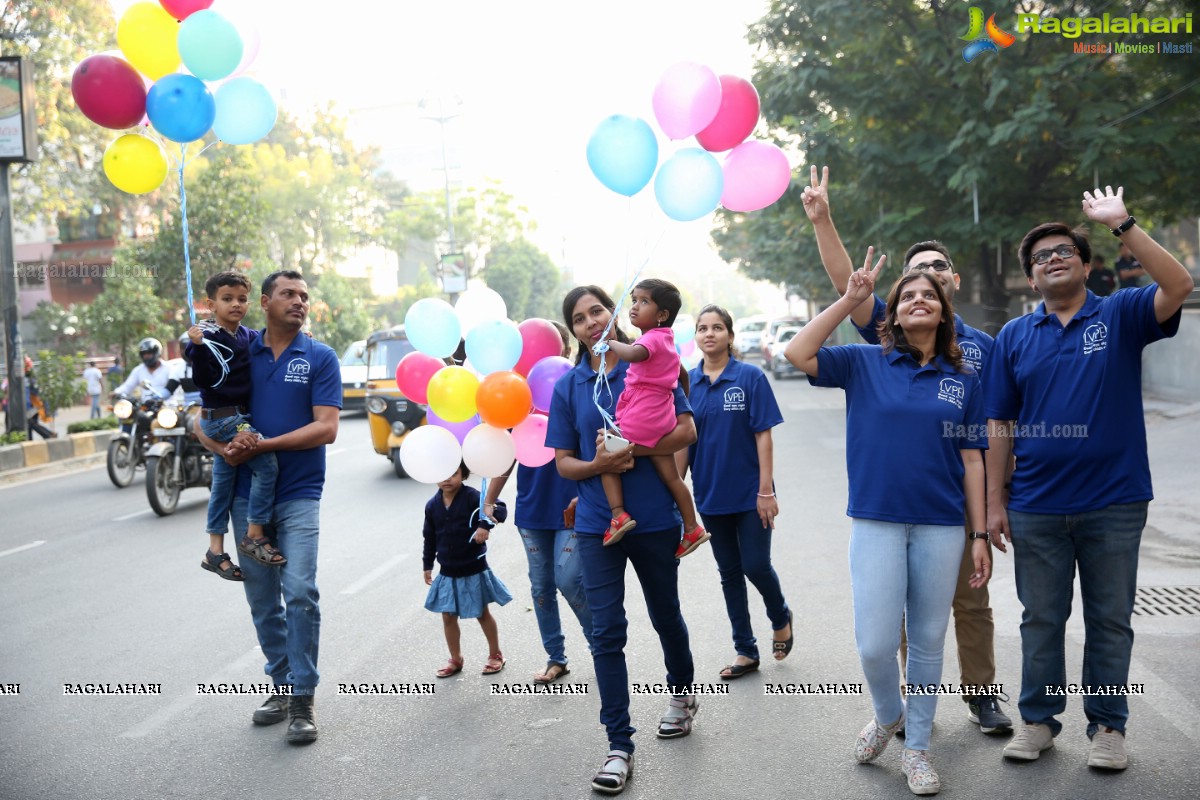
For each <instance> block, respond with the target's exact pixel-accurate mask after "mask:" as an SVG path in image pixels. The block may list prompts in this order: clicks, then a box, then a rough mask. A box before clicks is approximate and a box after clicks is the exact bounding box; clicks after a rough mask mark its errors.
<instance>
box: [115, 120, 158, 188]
mask: <svg viewBox="0 0 1200 800" xmlns="http://www.w3.org/2000/svg"><path fill="white" fill-rule="evenodd" d="M104 174H105V175H107V176H108V179H109V180H110V181H112V185H113V186H115V187H117V188H118V189H120V190H121V191H122V192H128V193H129V194H145V193H146V192H152V191H154V190H155V189H157V188H158V187H159V186H162V182H163V180H164V179H165V178H166V177H167V154H166V153H164V152H163V149H162V145H160V144H159V143H158V142H156V141H154V140H153V139H150V138H149V137H146V136H138V135H137V134H135V133H127V134H125V135H124V136H119V137H117V138H116V139H114V140H113V141H112V143H111V144H109V146H108V147H107V148H105V150H104Z"/></svg>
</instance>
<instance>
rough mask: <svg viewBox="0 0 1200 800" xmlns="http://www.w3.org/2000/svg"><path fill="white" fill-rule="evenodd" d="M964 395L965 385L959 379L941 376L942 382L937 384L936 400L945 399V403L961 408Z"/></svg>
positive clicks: (965, 394)
mask: <svg viewBox="0 0 1200 800" xmlns="http://www.w3.org/2000/svg"><path fill="white" fill-rule="evenodd" d="M966 396H967V390H966V387H964V386H963V384H962V381H960V380H956V379H954V378H942V382H941V383H939V384H938V400H945V401H946V402H947V403H953V404H954V405H955V407H957V408H962V407H963V399H964V398H965V397H966Z"/></svg>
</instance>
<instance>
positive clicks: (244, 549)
mask: <svg viewBox="0 0 1200 800" xmlns="http://www.w3.org/2000/svg"><path fill="white" fill-rule="evenodd" d="M238 552H239V553H241V554H243V555H246V556H249V557H250V558H252V559H254V560H255V561H257V562H258V563H260V564H262V565H264V566H267V567H282V566H283V565H284V564H286V563H287V559H286V558H284V557H283V554H281V553H280V552H279V549H278V548H277V547H275V545H273V544H271V540H270V539H268V538H266V537H265V536H264V537H263V538H261V539H251V538H250V537H249V536H247V537H246V538H245V539H242V540H241V541H240V542H238Z"/></svg>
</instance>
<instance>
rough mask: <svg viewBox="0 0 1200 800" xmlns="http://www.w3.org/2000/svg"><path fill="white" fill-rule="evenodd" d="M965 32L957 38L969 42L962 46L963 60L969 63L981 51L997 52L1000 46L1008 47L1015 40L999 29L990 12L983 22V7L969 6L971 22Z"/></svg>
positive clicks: (994, 17) (1009, 34)
mask: <svg viewBox="0 0 1200 800" xmlns="http://www.w3.org/2000/svg"><path fill="white" fill-rule="evenodd" d="M970 25H971V26H970V28H969V29H968V30H967V32H966V34H965V35H963V36H960V37H958V38H960V39H962V40H963V41H968V42H970V44H969V45H967V46H966V47H964V48H963V53H962V55H963V61H966V62H967V63H968V64H970V63H971V62H972V61H974V60H975V58H976V57H977V56H979V55H981V54H983V53H999V52H1000V48H1002V47H1009V46H1010V45H1011V44H1012V43H1013V42H1015V41H1016V40H1017V37H1015V36H1013V35H1012V34H1011V33H1008V32H1007V31H1002V30H1000V26H998V25H997V24H996V15H995V14H992V15H991V16H990V17H988V19H987V24H986V25H985V24H984V22H983V9H980V8H976V7H975V6H971V23H970Z"/></svg>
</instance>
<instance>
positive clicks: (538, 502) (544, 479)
mask: <svg viewBox="0 0 1200 800" xmlns="http://www.w3.org/2000/svg"><path fill="white" fill-rule="evenodd" d="M577 492H578V489H576V487H575V481H572V480H567V479H566V478H564V477H563V476H562V475H559V474H558V467H557V466H556V465H555V463H554V462H553V461H551V462H550V463H549V464H543V465H542V466H540V467H527V466H525V465H524V464H518V465H517V508H516V510H515V511H514V512H513V524H514V525H516V526H517V527H518V528H524V529H526V530H535V531H561V530H563V525H564V523H563V510H564V509H566V507H567V506H568V505H569V504H570V502H571V501H572V500H574V499H575V495H576V494H577Z"/></svg>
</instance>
